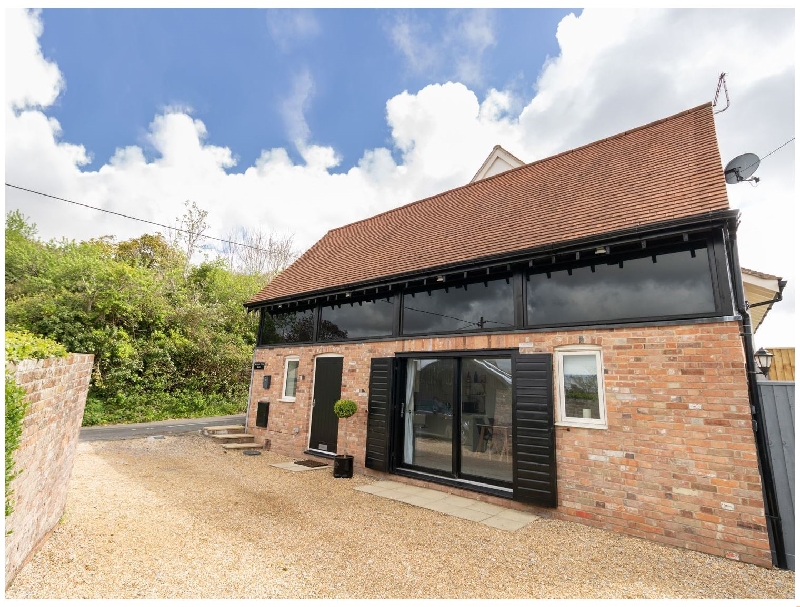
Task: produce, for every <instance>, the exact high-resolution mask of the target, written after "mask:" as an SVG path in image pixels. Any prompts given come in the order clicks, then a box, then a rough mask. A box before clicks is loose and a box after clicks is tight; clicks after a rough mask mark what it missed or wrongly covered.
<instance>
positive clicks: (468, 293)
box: [403, 278, 514, 334]
mask: <svg viewBox="0 0 800 607" xmlns="http://www.w3.org/2000/svg"><path fill="white" fill-rule="evenodd" d="M503 328H505V329H513V328H514V289H513V286H512V285H511V281H510V279H505V278H501V279H499V280H490V281H488V282H478V283H473V284H469V285H467V286H466V287H465V286H458V287H439V288H436V289H432V290H431V291H430V294H429V293H428V291H417V292H414V293H413V295H412V294H411V293H407V294H406V295H405V296H404V297H403V333H404V334H410V333H446V332H449V331H475V330H481V329H484V330H487V329H503Z"/></svg>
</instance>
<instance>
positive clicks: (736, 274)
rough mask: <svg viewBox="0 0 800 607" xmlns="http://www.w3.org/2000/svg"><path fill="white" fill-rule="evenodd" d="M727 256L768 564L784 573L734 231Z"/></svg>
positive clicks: (779, 530)
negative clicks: (769, 556)
mask: <svg viewBox="0 0 800 607" xmlns="http://www.w3.org/2000/svg"><path fill="white" fill-rule="evenodd" d="M727 245H728V255H729V258H730V260H731V265H732V266H733V267H732V268H731V271H732V274H733V276H732V278H733V296H734V302H735V305H736V310H737V311H738V312H739V314H741V316H742V333H741V335H742V342H743V344H744V358H745V366H746V368H747V389H748V392H749V394H750V413H751V414H752V416H753V432H754V434H755V438H756V451H757V453H758V468H759V472H760V473H761V490H762V494H763V497H764V515H765V518H766V521H767V527H768V529H769V536H770V543H771V544H772V564H773V565H774V566H776V567H778V568H779V569H786V568H787V565H786V547H785V546H784V544H783V529H782V525H781V517H780V515H779V514H778V496H777V494H776V492H775V477H774V475H773V473H772V461H771V460H770V456H769V440H768V438H767V425H766V424H765V423H764V421H763V420H764V406H763V404H762V402H761V393H760V391H759V389H758V382H757V381H756V378H757V376H758V375H757V374H758V373H759V371H758V370H757V369H756V363H755V358H754V353H755V349H754V346H753V327H752V324H751V322H750V314H749V313H748V312H747V304H746V303H745V298H744V285H743V283H742V268H741V266H740V265H739V251H738V247H737V246H736V228H735V227H734V228H732V229H730V231H729V238H728V239H727Z"/></svg>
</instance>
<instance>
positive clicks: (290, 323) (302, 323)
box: [258, 309, 314, 345]
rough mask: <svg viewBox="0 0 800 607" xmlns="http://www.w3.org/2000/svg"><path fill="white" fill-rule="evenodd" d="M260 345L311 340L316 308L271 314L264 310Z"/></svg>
mask: <svg viewBox="0 0 800 607" xmlns="http://www.w3.org/2000/svg"><path fill="white" fill-rule="evenodd" d="M262 314H263V317H262V320H261V331H260V333H259V339H258V343H259V345H267V344H280V343H299V342H307V341H311V339H312V338H313V335H314V310H313V309H309V310H303V311H300V312H285V313H283V314H274V315H272V314H269V313H268V312H267V311H266V310H264V311H263V312H262Z"/></svg>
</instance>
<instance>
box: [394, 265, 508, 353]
mask: <svg viewBox="0 0 800 607" xmlns="http://www.w3.org/2000/svg"><path fill="white" fill-rule="evenodd" d="M518 274H519V272H518V271H516V272H515V271H504V272H496V273H492V274H487V275H486V276H485V277H478V276H474V275H473V276H467V277H466V278H461V279H458V280H451V281H449V282H447V283H446V284H444V285H443V286H439V284H438V283H437V284H436V285H415V286H413V287H409V288H406V289H403V290H402V291H401V293H400V295H401V298H402V301H401V302H400V314H401V318H400V323H399V327H398V329H399V333H398V336H399V337H403V338H407V337H424V336H426V335H432V333H430V332H420V333H406V332H405V331H404V324H405V309H406V297H407V296H408V297H412V296H411V294H412V293H413V294H415V295H416V294H417V293H426V292H428V291H438V290H441V289H444V288H448V289H461V288H463V287H464V285H465V284H466V285H467V286H470V285H476V284H480V283H488V282H492V281H496V280H506V281H507V283H508V284H509V285H510V286H511V305H512V313H511V315H512V324H511V326H509V327H497V328H489V329H487V328H481V327H478V328H476V329H455V330H453V331H437V332H436V335H468V334H470V333H503V332H506V333H507V332H509V331H514V330H515V329H517V328H518V327H517V308H516V306H517V301H516V289H517V288H518V287H516V286H515V282H516V281H517V280H518V277H517V275H518ZM412 298H413V297H412ZM464 322H470V321H464Z"/></svg>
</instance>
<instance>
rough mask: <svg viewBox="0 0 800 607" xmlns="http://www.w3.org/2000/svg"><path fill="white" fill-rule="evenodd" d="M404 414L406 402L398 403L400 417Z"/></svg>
mask: <svg viewBox="0 0 800 607" xmlns="http://www.w3.org/2000/svg"><path fill="white" fill-rule="evenodd" d="M405 414H406V404H405V403H400V417H403V416H404V415H405Z"/></svg>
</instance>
